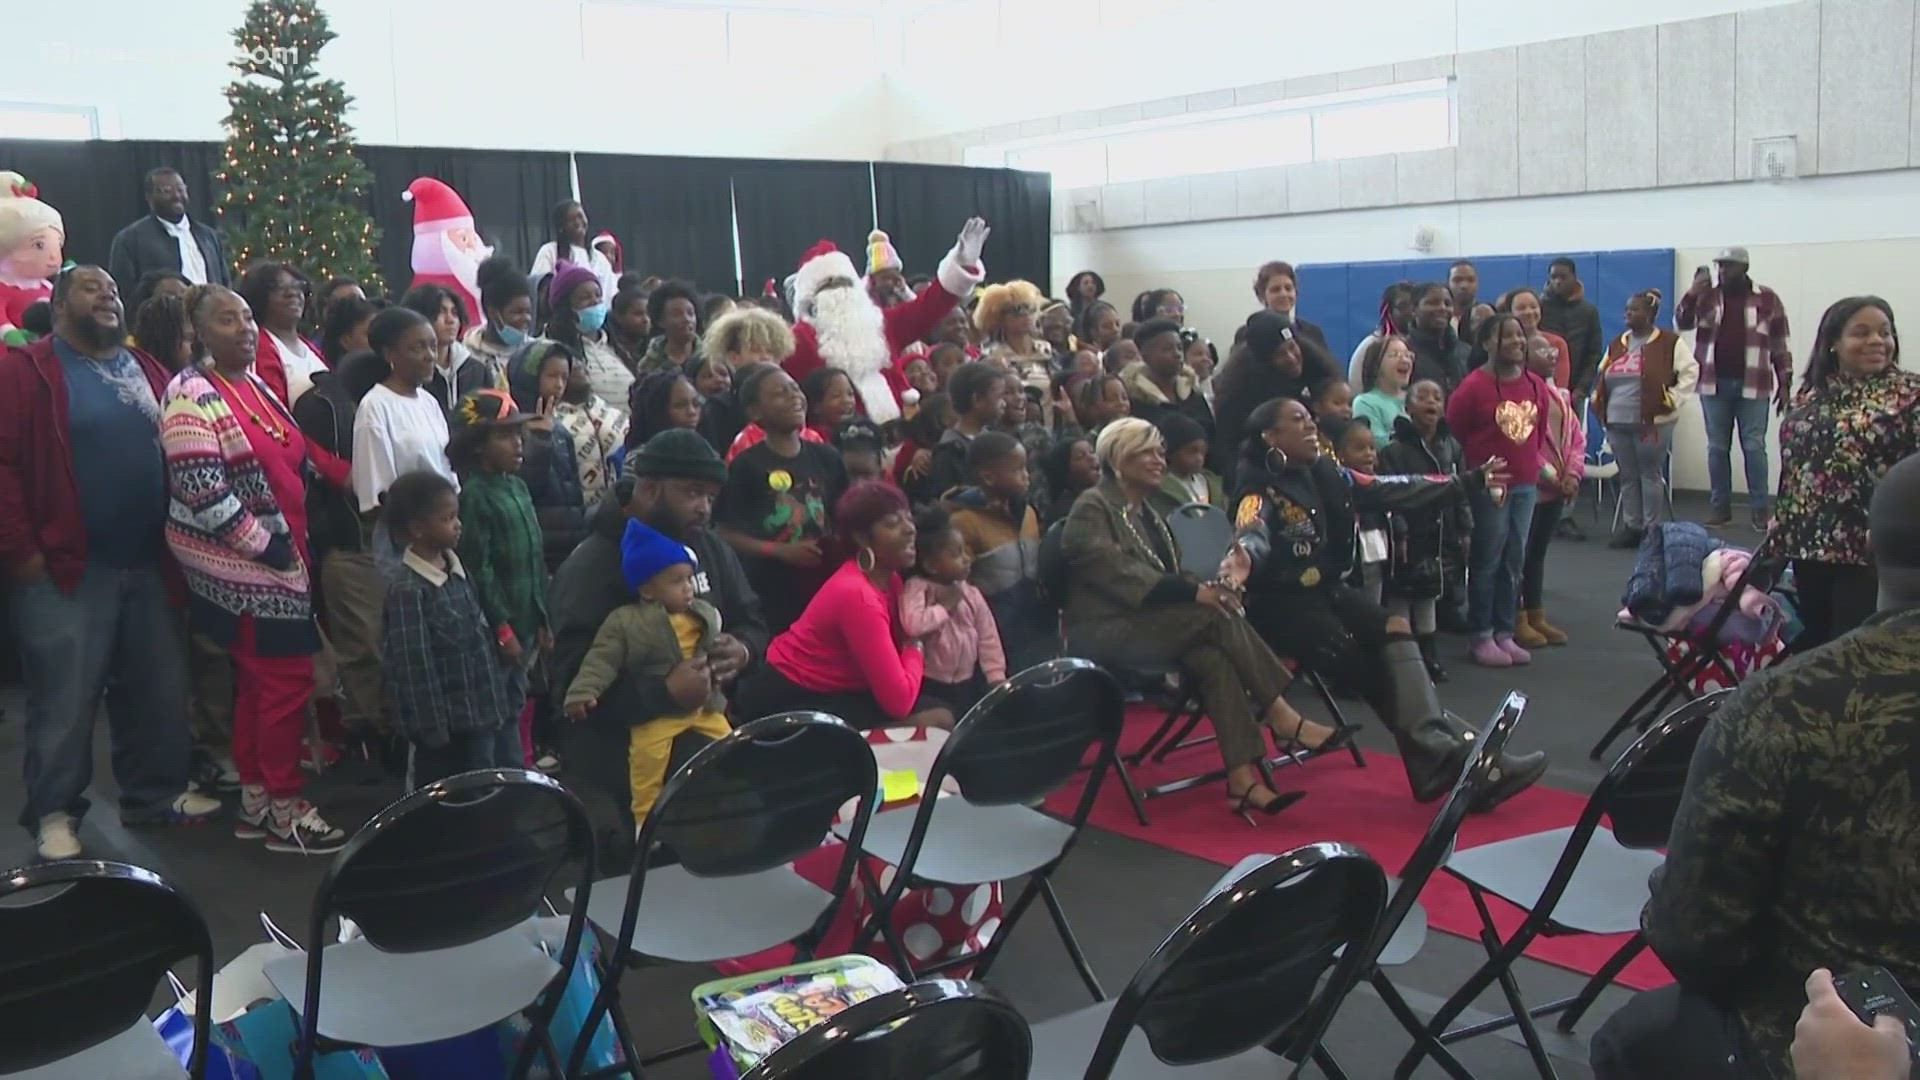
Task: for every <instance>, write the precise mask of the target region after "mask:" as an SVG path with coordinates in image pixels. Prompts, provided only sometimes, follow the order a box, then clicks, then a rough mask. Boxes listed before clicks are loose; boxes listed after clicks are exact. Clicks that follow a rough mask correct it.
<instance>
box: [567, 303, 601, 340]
mask: <svg viewBox="0 0 1920 1080" xmlns="http://www.w3.org/2000/svg"><path fill="white" fill-rule="evenodd" d="M573 317H574V318H576V319H578V320H580V329H582V330H585V331H586V332H587V333H589V334H597V333H599V332H600V328H601V327H602V326H605V325H606V324H607V305H606V304H595V305H593V306H592V307H590V308H581V309H580V310H579V311H576V312H574V313H573Z"/></svg>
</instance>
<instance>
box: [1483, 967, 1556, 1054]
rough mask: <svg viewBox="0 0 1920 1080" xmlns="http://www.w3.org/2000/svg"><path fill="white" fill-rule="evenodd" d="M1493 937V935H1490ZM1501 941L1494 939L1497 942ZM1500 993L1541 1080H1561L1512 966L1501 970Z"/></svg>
mask: <svg viewBox="0 0 1920 1080" xmlns="http://www.w3.org/2000/svg"><path fill="white" fill-rule="evenodd" d="M1489 936H1491V935H1489ZM1498 940H1499V939H1498V938H1494V939H1493V941H1495V942H1497V941H1498ZM1499 982H1500V992H1501V994H1502V995H1504V996H1505V997H1506V999H1507V1006H1508V1007H1509V1008H1511V1009H1512V1010H1513V1022H1514V1026H1515V1027H1518V1028H1519V1029H1520V1038H1521V1039H1522V1040H1523V1041H1524V1042H1525V1043H1526V1044H1527V1054H1528V1055H1529V1056H1531V1057H1532V1058H1533V1067H1534V1068H1535V1069H1537V1070H1539V1072H1540V1080H1560V1074H1559V1073H1557V1072H1555V1071H1554V1068H1553V1060H1552V1059H1551V1058H1549V1057H1548V1056H1547V1047H1546V1044H1545V1043H1542V1042H1541V1041H1540V1029H1539V1028H1537V1027H1535V1026H1534V1024H1533V1016H1532V1015H1531V1014H1530V1013H1529V1012H1528V1010H1527V1001H1526V999H1525V998H1523V997H1521V996H1520V981H1519V980H1518V979H1516V978H1514V977H1513V967H1512V966H1511V965H1509V966H1507V967H1503V968H1501V969H1500V975H1499Z"/></svg>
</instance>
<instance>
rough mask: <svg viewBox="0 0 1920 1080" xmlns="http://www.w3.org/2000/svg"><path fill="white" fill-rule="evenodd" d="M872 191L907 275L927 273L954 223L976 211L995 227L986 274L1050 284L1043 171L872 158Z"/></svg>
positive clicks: (1048, 203)
mask: <svg viewBox="0 0 1920 1080" xmlns="http://www.w3.org/2000/svg"><path fill="white" fill-rule="evenodd" d="M873 193H874V203H875V205H876V206H877V207H878V209H879V212H880V228H882V229H885V230H886V231H887V235H888V236H889V237H890V238H892V240H893V246H894V249H895V250H897V251H898V252H899V253H900V259H901V261H902V262H904V263H906V265H907V273H908V274H909V275H912V274H931V273H933V272H934V270H935V269H936V268H937V267H938V266H939V265H940V259H941V258H942V257H943V256H945V255H946V253H947V251H948V250H949V249H950V248H952V247H953V241H954V238H955V237H956V236H958V235H959V233H960V226H961V225H964V224H965V223H966V220H967V218H969V217H972V216H976V215H977V216H979V217H983V218H986V219H987V224H988V225H991V226H993V236H992V237H990V238H989V239H988V240H987V250H986V254H985V256H984V259H985V261H986V264H987V277H988V279H989V280H991V281H1012V280H1014V279H1015V278H1022V279H1025V280H1027V281H1031V282H1033V283H1034V284H1035V285H1038V286H1040V291H1041V292H1048V291H1049V290H1050V289H1051V288H1052V281H1053V276H1052V272H1053V236H1052V232H1053V184H1052V178H1051V177H1049V176H1048V175H1047V174H1046V173H1035V172H1020V171H1017V170H1014V169H969V168H964V167H961V166H956V165H906V164H901V163H898V162H884V161H876V162H874V164H873ZM861 269H863V270H864V269H865V264H862V266H861Z"/></svg>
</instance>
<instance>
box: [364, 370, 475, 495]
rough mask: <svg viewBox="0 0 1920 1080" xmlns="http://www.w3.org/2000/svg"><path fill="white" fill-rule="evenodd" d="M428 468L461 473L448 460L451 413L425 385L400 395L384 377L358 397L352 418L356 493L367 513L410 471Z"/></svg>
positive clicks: (455, 482)
mask: <svg viewBox="0 0 1920 1080" xmlns="http://www.w3.org/2000/svg"><path fill="white" fill-rule="evenodd" d="M420 469H429V470H432V471H433V472H437V473H439V474H440V475H441V476H444V477H446V478H447V479H448V480H451V481H453V486H454V487H455V488H456V489H457V488H458V487H459V486H460V479H459V477H457V476H455V475H454V474H453V466H452V465H451V464H450V463H448V461H447V416H446V414H445V413H443V412H441V411H440V403H439V402H438V401H435V400H434V398H433V395H432V394H429V393H427V392H426V391H425V390H416V391H414V393H413V396H412V397H402V396H401V395H399V394H396V393H394V392H393V390H391V389H390V388H388V386H387V385H386V384H385V383H378V384H375V386H374V388H373V389H371V390H369V391H367V396H366V397H364V398H361V399H360V409H359V411H358V412H357V413H356V414H355V415H354V418H353V471H352V473H351V476H352V479H353V495H354V498H355V499H356V500H358V501H359V503H360V512H361V513H363V514H364V513H366V512H367V511H369V510H372V509H373V508H374V507H376V506H379V505H380V496H381V495H384V494H385V493H386V490H387V488H389V487H391V486H392V485H393V482H394V481H395V480H397V479H399V478H400V477H402V476H405V475H406V474H407V473H410V472H415V471H417V470H420Z"/></svg>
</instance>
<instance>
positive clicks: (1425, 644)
mask: <svg viewBox="0 0 1920 1080" xmlns="http://www.w3.org/2000/svg"><path fill="white" fill-rule="evenodd" d="M1420 658H1421V659H1422V660H1424V661H1426V664H1427V678H1429V679H1431V680H1433V684H1434V685H1435V686H1439V685H1441V684H1442V683H1445V682H1446V681H1447V680H1448V679H1449V678H1451V676H1449V675H1448V674H1447V669H1446V668H1444V667H1442V666H1441V664H1440V643H1439V642H1438V641H1436V640H1434V636H1433V635H1432V634H1425V635H1422V636H1421V638H1420Z"/></svg>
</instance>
